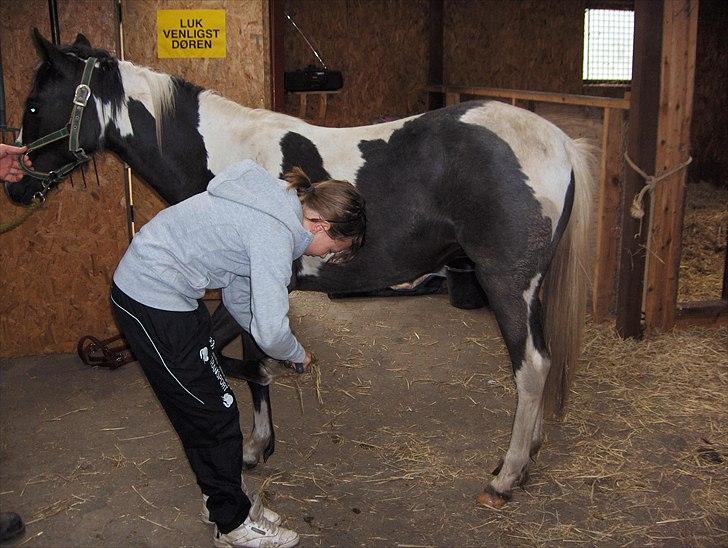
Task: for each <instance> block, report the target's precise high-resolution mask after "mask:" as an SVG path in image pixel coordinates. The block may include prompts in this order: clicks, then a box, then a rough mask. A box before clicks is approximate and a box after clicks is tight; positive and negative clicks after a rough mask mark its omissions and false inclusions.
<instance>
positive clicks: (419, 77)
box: [284, 0, 428, 127]
mask: <svg viewBox="0 0 728 548" xmlns="http://www.w3.org/2000/svg"><path fill="white" fill-rule="evenodd" d="M284 5H285V9H286V11H287V12H288V13H289V14H290V15H291V17H292V18H293V20H294V21H295V22H296V24H297V25H298V26H299V27H300V29H301V30H302V31H303V32H304V34H306V36H307V37H308V39H309V40H310V41H311V43H312V44H313V45H314V46H315V47H316V48H317V49H318V50H319V53H320V54H321V56H322V57H323V60H324V61H325V62H326V64H327V65H328V66H329V68H332V69H335V70H340V71H342V73H343V75H344V87H343V89H342V90H341V92H340V93H339V94H337V95H333V96H330V97H329V99H328V108H327V113H326V119H325V120H320V119H317V118H316V112H317V107H318V103H317V101H316V100H315V99H313V98H312V99H309V101H308V103H309V111H308V117H309V118H311V119H312V121H313V122H314V123H316V124H319V125H326V126H337V127H341V126H352V125H364V124H371V123H373V122H375V121H377V120H379V119H381V118H382V117H386V116H395V117H397V116H398V117H401V116H407V115H411V114H415V113H419V112H422V111H424V110H425V94H424V88H425V85H426V84H427V6H428V1H427V0H366V1H364V0H327V1H326V2H322V1H321V0H286V2H285V4H284ZM284 44H285V46H284V47H285V69H286V70H295V69H301V68H304V67H306V66H307V65H309V64H315V65H317V66H318V61H317V59H316V57H315V56H314V54H313V53H312V52H311V50H310V49H309V47H308V46H307V45H306V42H305V41H304V39H303V38H302V37H301V35H300V34H299V33H298V32H297V31H296V30H295V29H294V28H293V26H292V25H291V24H290V23H289V22H287V21H286V24H285V34H284ZM298 105H299V103H298V97H297V96H295V95H292V94H286V111H287V112H288V113H290V114H293V115H298Z"/></svg>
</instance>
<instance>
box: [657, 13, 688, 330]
mask: <svg viewBox="0 0 728 548" xmlns="http://www.w3.org/2000/svg"><path fill="white" fill-rule="evenodd" d="M697 34H698V0H665V4H664V13H663V23H662V75H661V83H662V85H661V86H660V115H659V119H658V124H657V154H656V156H657V158H656V162H655V172H656V174H658V175H659V174H660V173H666V172H668V171H670V170H672V169H674V168H676V167H678V166H680V165H681V164H683V163H685V162H686V160H687V159H688V158H689V157H690V122H691V119H692V111H693V88H694V80H695V49H696V42H697ZM686 176H687V169H681V170H679V171H677V172H676V173H674V174H673V175H670V176H669V177H667V178H665V179H662V180H661V181H659V182H657V183H656V185H655V187H654V189H653V191H652V208H651V209H652V214H651V219H650V229H649V238H648V240H647V250H648V253H647V274H646V279H645V285H646V288H645V335H646V336H650V335H651V334H652V333H654V332H659V331H666V330H668V329H671V328H672V327H673V326H674V325H675V316H676V308H677V286H678V277H679V271H680V251H681V243H682V225H683V214H684V199H685V180H686Z"/></svg>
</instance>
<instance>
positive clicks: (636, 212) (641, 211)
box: [624, 152, 693, 236]
mask: <svg viewBox="0 0 728 548" xmlns="http://www.w3.org/2000/svg"><path fill="white" fill-rule="evenodd" d="M624 159H625V160H626V161H627V163H628V164H629V167H631V168H632V169H633V170H634V171H635V172H636V173H637V174H639V175H640V176H641V177H642V178H643V179H644V180H645V186H643V187H642V189H641V190H640V191H639V192H638V193H637V195H635V197H634V199H633V200H632V206H631V207H630V208H629V214H630V215H631V216H632V218H633V219H639V221H640V229H639V232H637V236H639V235H640V234H642V218H643V217H644V216H645V208H644V206H643V205H642V200H643V199H644V196H645V193H647V192H652V191H653V190H654V188H655V186H657V183H659V182H661V181H663V180H664V179H667V178H668V177H670V176H671V175H674V174H675V173H677V172H678V171H680V170H683V169H685V168H686V167H688V166H689V165H690V163H691V162H692V161H693V157H692V156H688V159H687V160H685V161H684V162H683V163H682V164H680V165H678V166H676V167H674V168H672V169H671V170H669V171H665V172H664V173H661V174H660V175H648V174H647V173H645V172H644V171H643V170H642V169H640V167H639V166H638V165H637V164H635V163H634V162H633V161H632V158H630V157H629V154H627V153H626V152H625V153H624Z"/></svg>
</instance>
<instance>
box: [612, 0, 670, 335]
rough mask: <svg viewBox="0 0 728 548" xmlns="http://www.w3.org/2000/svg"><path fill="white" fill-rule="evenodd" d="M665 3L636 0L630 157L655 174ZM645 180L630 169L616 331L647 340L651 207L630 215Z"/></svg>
mask: <svg viewBox="0 0 728 548" xmlns="http://www.w3.org/2000/svg"><path fill="white" fill-rule="evenodd" d="M663 7H664V5H663V2H661V1H657V2H653V1H652V0H635V18H634V19H635V20H634V23H635V24H634V52H633V60H632V95H631V101H630V103H631V106H630V111H629V130H628V134H627V139H628V145H627V153H628V154H629V156H630V157H631V158H632V160H633V161H634V162H635V163H636V164H637V165H638V166H640V167H641V169H642V170H644V171H646V172H647V173H654V172H655V143H656V141H657V114H658V110H659V106H660V105H659V101H658V100H657V98H658V97H659V96H660V66H661V60H662V46H661V45H662V20H663V17H662V14H663V11H664V10H663ZM644 184H645V182H644V180H643V179H642V177H641V176H640V175H639V174H637V173H636V172H635V171H634V170H632V169H630V168H626V169H625V176H624V200H625V202H624V203H625V207H623V208H622V213H621V222H620V234H621V242H620V261H619V281H618V293H617V332H618V333H619V335H620V336H621V337H634V338H639V337H641V336H642V322H641V317H642V292H643V288H644V271H645V241H646V239H647V230H648V228H647V227H648V226H649V225H648V224H647V223H648V222H649V204H645V208H644V209H645V215H644V217H643V218H642V219H641V220H638V219H634V218H633V217H632V216H631V215H630V207H629V205H630V203H631V201H632V198H633V197H634V196H636V195H637V194H638V193H639V191H640V190H641V189H642V187H643V186H644Z"/></svg>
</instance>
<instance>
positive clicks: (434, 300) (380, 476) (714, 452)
mask: <svg viewBox="0 0 728 548" xmlns="http://www.w3.org/2000/svg"><path fill="white" fill-rule="evenodd" d="M292 302H293V308H292V313H291V317H292V319H293V324H294V326H295V330H296V331H297V333H298V335H299V336H300V338H301V339H302V341H304V343H305V344H306V345H307V346H310V347H311V349H312V350H313V351H314V352H315V353H316V354H317V356H318V358H319V372H320V376H319V377H318V378H317V376H316V375H315V374H309V375H307V376H303V377H297V376H294V375H293V374H291V376H287V377H284V378H281V379H280V380H279V381H278V382H277V385H276V386H275V387H274V390H273V392H272V393H273V407H274V417H275V423H276V426H277V446H276V453H275V454H274V455H273V457H272V458H271V459H270V460H269V461H268V462H267V463H266V464H261V465H259V466H258V468H257V469H255V470H253V471H251V472H250V473H249V474H248V475H247V478H249V481H250V483H252V484H254V485H257V486H259V487H261V486H262V488H263V491H264V494H265V496H266V498H267V501H268V505H269V506H270V507H272V508H273V509H275V510H276V511H278V512H279V513H281V514H282V515H283V516H284V518H285V525H287V526H288V527H291V528H293V529H295V530H297V531H298V532H299V533H300V534H301V537H302V545H303V546H318V545H325V546H332V545H336V546H360V545H380V546H400V547H404V546H415V545H416V546H427V545H433V546H465V545H489V546H492V545H509V546H511V545H551V546H553V545H565V544H583V545H600V546H614V545H629V544H632V545H634V546H640V545H661V546H725V545H726V544H728V329H726V328H722V329H713V330H709V329H693V330H690V331H681V332H677V333H672V334H666V335H663V336H661V337H660V338H657V339H654V340H652V341H648V342H636V341H620V340H619V339H617V338H616V337H615V336H614V335H613V333H612V331H613V330H612V328H611V326H609V325H603V326H599V327H597V326H593V325H590V326H589V327H588V331H587V344H586V349H585V353H584V358H583V361H582V365H581V369H580V372H579V373H578V375H577V378H576V381H575V385H574V394H573V397H572V400H571V403H570V408H569V411H568V414H567V416H566V418H565V419H564V420H563V421H562V422H551V423H549V424H548V425H547V440H546V443H545V445H544V447H543V449H542V451H541V454H540V456H539V457H538V460H537V462H535V463H534V464H533V466H532V469H531V480H530V482H529V483H528V485H527V486H526V487H525V488H524V489H518V490H516V491H515V493H514V499H513V502H511V503H510V504H509V505H507V506H506V507H505V508H503V509H501V510H492V509H489V508H485V507H479V506H477V505H476V504H475V496H476V494H477V493H478V492H479V490H480V489H481V487H482V486H483V485H484V483H485V482H486V481H487V480H488V478H489V474H490V471H491V470H492V469H493V467H494V466H495V464H496V463H497V461H498V459H499V458H500V457H501V456H502V455H503V453H504V451H505V448H506V446H507V443H508V439H509V433H510V432H509V429H510V423H511V418H512V413H513V410H514V407H515V391H514V387H513V384H512V381H511V375H510V366H509V364H508V360H507V358H506V354H505V350H504V347H503V344H502V342H501V340H500V336H499V334H498V332H497V327H496V325H495V322H494V320H493V318H492V316H491V315H490V313H489V312H487V311H486V310H475V311H463V310H457V309H455V308H452V307H450V306H448V304H447V296H446V295H438V296H430V297H418V298H393V299H369V300H345V301H330V300H329V299H328V298H327V297H326V296H324V295H317V294H301V293H295V294H293V297H292ZM227 352H228V353H234V352H235V349H232V351H231V349H228V350H227ZM232 384H233V386H234V388H235V390H236V393H237V394H238V397H239V400H240V401H241V413H242V417H243V418H242V424H243V430H244V432H247V431H248V430H249V425H250V420H251V412H250V409H249V405H246V404H248V403H249V401H250V397H249V394H248V390H247V387H246V386H245V384H244V383H243V382H242V381H235V380H233V381H232ZM0 396H1V400H0V413H1V415H2V432H1V435H0V506H1V507H2V510H3V511H6V510H15V511H17V512H19V513H21V514H22V516H23V517H24V518H25V520H26V522H27V524H28V527H27V532H26V533H25V535H24V536H23V537H21V538H19V539H18V540H17V541H15V542H14V544H15V545H24V546H25V545H27V546H122V545H123V546H207V545H211V534H212V530H211V527H210V526H208V525H205V524H203V523H201V522H200V521H199V520H198V512H199V509H200V494H199V491H198V489H197V487H196V485H195V483H194V480H193V477H192V474H191V472H190V470H189V467H188V465H187V463H186V460H185V458H184V455H183V453H182V450H181V448H180V445H179V443H178V441H177V439H176V437H175V434H174V432H173V431H172V429H171V427H170V425H169V423H168V422H167V419H166V418H165V417H164V415H163V413H162V411H161V408H160V407H159V405H158V404H157V402H156V400H155V399H154V396H153V394H152V392H151V390H150V389H149V388H148V386H147V384H146V381H145V380H144V378H143V377H142V375H141V371H140V369H139V367H138V366H137V364H136V363H134V364H129V365H126V366H124V367H122V368H121V369H118V370H116V371H108V370H103V369H91V368H88V367H86V366H84V365H83V364H82V363H81V362H80V361H79V360H78V359H77V358H76V357H75V356H47V357H40V358H22V359H13V360H4V361H2V362H0Z"/></svg>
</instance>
